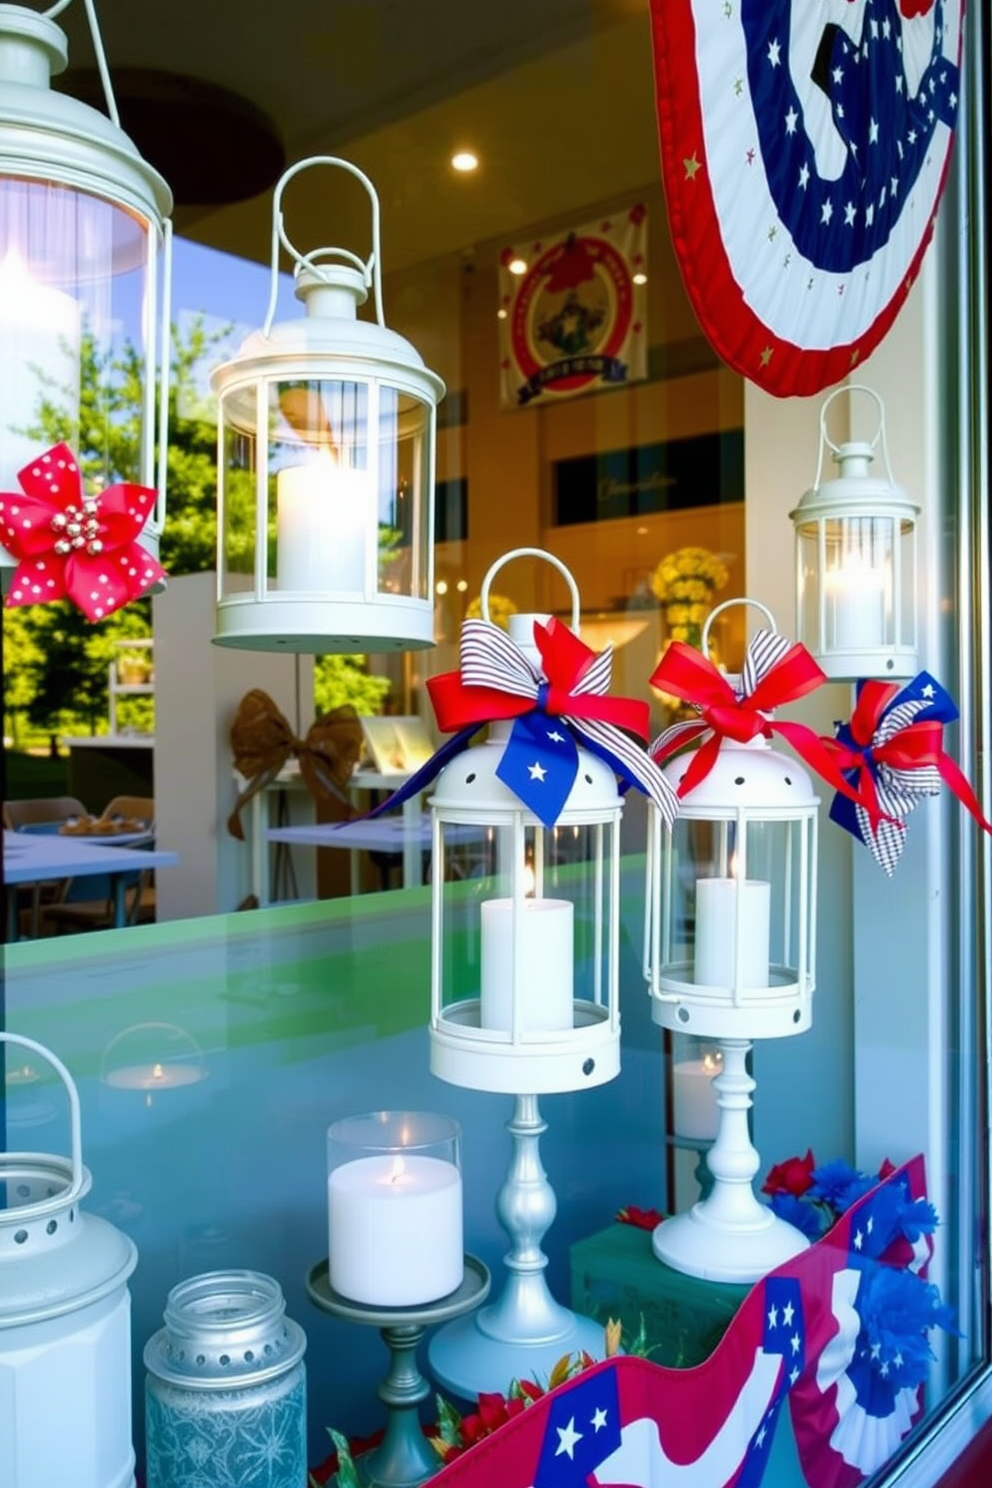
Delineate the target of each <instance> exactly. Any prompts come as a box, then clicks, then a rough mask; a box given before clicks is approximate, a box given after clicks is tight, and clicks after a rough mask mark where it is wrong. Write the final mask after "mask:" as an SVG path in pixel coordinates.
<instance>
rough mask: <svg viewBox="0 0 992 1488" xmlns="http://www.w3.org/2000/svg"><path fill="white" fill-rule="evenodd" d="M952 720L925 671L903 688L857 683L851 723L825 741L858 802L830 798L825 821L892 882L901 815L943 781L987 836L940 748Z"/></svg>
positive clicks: (987, 826) (947, 700)
mask: <svg viewBox="0 0 992 1488" xmlns="http://www.w3.org/2000/svg"><path fill="white" fill-rule="evenodd" d="M957 716H958V710H957V708H956V707H955V705H954V702H953V700H952V699H951V697H950V695H949V694H948V693H947V692H945V690H944V688H943V687H941V685H940V683H939V682H938V681H937V680H936V678H934V677H931V675H930V673H929V672H920V673H919V674H918V676H916V677H914V678H913V680H912V681H911V682H907V683H906V684H905V686H902V687H900V686H899V684H898V683H894V682H875V681H860V682H859V683H858V686H857V692H856V700H855V708H854V713H853V714H852V716H851V719H850V721H849V722H847V723H841V724H838V725H837V733H836V737H835V738H834V739H824V741H823V742H824V745H825V747H826V748H827V749H828V750H829V751H830V752H831V754H832V755H833V757H834V760H835V762H836V763H837V765H838V766H839V767H840V770H841V772H842V774H843V776H844V778H845V780H846V781H847V782H848V784H849V785H851V786H854V787H855V788H856V790H857V793H858V797H859V799H854V800H852V799H851V798H850V796H848V795H846V794H842V795H838V796H835V798H834V801H833V804H832V805H831V808H830V818H831V820H832V821H835V822H836V823H837V824H838V826H841V827H843V828H844V829H845V830H846V831H848V832H850V833H851V834H852V836H854V837H856V838H857V840H858V841H859V842H862V843H864V845H865V846H866V847H867V848H868V850H869V851H870V853H871V855H872V857H873V858H874V859H875V862H876V863H877V864H878V865H879V867H880V868H882V869H883V870H884V871H885V872H886V873H887V874H888V875H889V877H890V878H891V876H892V875H893V873H894V872H895V870H896V867H897V866H898V863H899V859H900V857H901V856H902V850H903V846H904V844H905V840H906V818H907V817H908V816H909V815H910V813H911V812H912V811H915V809H916V807H917V806H918V805H919V804H920V802H921V801H922V800H924V799H925V798H926V797H927V796H937V795H939V794H940V787H941V783H942V782H943V784H945V785H946V786H948V787H949V789H950V790H951V792H952V793H953V794H954V795H955V796H956V797H957V799H958V800H959V801H960V802H961V804H962V805H963V806H964V807H965V808H966V809H967V810H968V811H969V812H970V813H971V815H972V816H973V817H974V819H975V821H977V822H978V824H979V826H980V827H982V828H983V830H984V831H986V832H992V823H990V822H988V821H986V819H985V817H984V816H983V815H982V812H981V808H980V807H979V804H978V800H977V798H976V797H975V793H974V791H973V790H972V788H971V786H970V785H969V784H968V781H967V780H966V779H965V777H964V775H963V774H962V772H961V770H960V769H959V768H958V766H957V765H956V764H955V762H954V761H953V760H952V759H951V757H950V755H948V754H947V753H945V751H944V747H943V731H944V725H945V724H948V723H953V722H954V720H955V719H956V718H957Z"/></svg>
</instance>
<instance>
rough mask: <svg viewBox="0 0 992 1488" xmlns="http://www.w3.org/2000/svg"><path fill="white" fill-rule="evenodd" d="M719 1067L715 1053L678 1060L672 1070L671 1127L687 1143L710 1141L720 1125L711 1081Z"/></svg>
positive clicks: (719, 1063)
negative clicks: (697, 1057)
mask: <svg viewBox="0 0 992 1488" xmlns="http://www.w3.org/2000/svg"><path fill="white" fill-rule="evenodd" d="M722 1068H723V1062H722V1060H721V1059H720V1056H719V1054H712V1053H706V1054H703V1055H702V1056H701V1057H700V1058H699V1059H680V1060H679V1061H678V1062H677V1063H676V1064H675V1065H674V1066H673V1069H672V1127H673V1130H674V1132H675V1135H676V1136H677V1137H682V1138H683V1139H684V1140H685V1141H687V1142H712V1141H713V1139H714V1138H715V1137H716V1134H717V1130H718V1128H719V1125H720V1108H719V1106H718V1105H717V1102H716V1089H715V1087H714V1085H713V1081H714V1079H715V1078H716V1076H717V1075H718V1074H719V1073H720V1071H721V1069H722Z"/></svg>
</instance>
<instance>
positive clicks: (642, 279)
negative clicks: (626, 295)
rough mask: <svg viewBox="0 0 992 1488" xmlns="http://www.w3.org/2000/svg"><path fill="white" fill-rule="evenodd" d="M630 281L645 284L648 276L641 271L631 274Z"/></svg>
mask: <svg viewBox="0 0 992 1488" xmlns="http://www.w3.org/2000/svg"><path fill="white" fill-rule="evenodd" d="M630 282H631V283H632V284H647V282H648V276H647V274H643V273H637V274H631V276H630Z"/></svg>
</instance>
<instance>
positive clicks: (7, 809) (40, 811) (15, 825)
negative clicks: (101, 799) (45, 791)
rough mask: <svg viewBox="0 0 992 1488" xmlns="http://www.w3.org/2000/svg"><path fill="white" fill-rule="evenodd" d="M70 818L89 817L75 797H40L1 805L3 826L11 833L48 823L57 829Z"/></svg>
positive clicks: (5, 802)
mask: <svg viewBox="0 0 992 1488" xmlns="http://www.w3.org/2000/svg"><path fill="white" fill-rule="evenodd" d="M72 816H89V812H88V811H87V810H86V807H85V806H84V805H83V803H82V801H77V800H76V798H75V796H40V797H36V798H35V799H34V800H30V801H4V803H3V824H4V826H5V827H7V828H8V829H9V830H10V831H11V832H19V831H20V830H21V829H22V827H33V826H38V825H39V824H43V823H48V822H54V823H55V825H56V827H59V826H61V825H62V823H63V822H66V821H68V820H69V818H70V817H72Z"/></svg>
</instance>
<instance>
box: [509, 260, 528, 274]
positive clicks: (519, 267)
mask: <svg viewBox="0 0 992 1488" xmlns="http://www.w3.org/2000/svg"><path fill="white" fill-rule="evenodd" d="M507 268H508V269H509V270H510V273H511V274H516V275H518V276H519V275H520V274H526V272H527V261H526V259H523V258H511V259H510V262H509V263H508V264H507Z"/></svg>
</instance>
